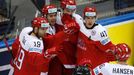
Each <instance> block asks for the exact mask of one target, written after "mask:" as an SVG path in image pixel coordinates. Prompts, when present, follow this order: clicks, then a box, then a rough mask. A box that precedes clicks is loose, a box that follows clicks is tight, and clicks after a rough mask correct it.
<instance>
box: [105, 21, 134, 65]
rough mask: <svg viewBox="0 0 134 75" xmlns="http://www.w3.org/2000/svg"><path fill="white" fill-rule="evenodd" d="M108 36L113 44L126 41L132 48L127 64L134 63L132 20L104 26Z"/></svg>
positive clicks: (133, 24) (133, 29)
mask: <svg viewBox="0 0 134 75" xmlns="http://www.w3.org/2000/svg"><path fill="white" fill-rule="evenodd" d="M105 27H106V28H107V30H108V34H109V37H110V39H111V41H112V42H113V43H114V44H118V43H126V44H128V45H129V46H130V48H131V49H132V54H131V57H130V58H129V60H128V64H130V65H134V60H132V59H134V20H129V21H125V22H121V23H116V24H112V25H108V26H105Z"/></svg>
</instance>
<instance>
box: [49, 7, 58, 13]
mask: <svg viewBox="0 0 134 75" xmlns="http://www.w3.org/2000/svg"><path fill="white" fill-rule="evenodd" d="M56 12H57V8H52V9H48V13H56Z"/></svg>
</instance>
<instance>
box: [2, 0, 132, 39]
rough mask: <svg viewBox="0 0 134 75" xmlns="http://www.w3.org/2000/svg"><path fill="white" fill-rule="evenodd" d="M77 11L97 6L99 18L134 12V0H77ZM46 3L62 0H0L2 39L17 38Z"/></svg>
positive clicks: (57, 2)
mask: <svg viewBox="0 0 134 75" xmlns="http://www.w3.org/2000/svg"><path fill="white" fill-rule="evenodd" d="M76 2H77V11H76V13H78V14H80V15H82V11H83V8H84V7H85V6H94V7H96V8H97V12H98V20H100V19H105V18H110V17H113V16H118V15H123V14H127V13H131V12H134V0H76ZM44 4H56V5H57V7H60V0H0V41H2V40H3V39H4V38H7V39H10V38H15V37H16V35H17V34H19V32H20V31H21V29H22V28H24V27H26V26H30V25H31V24H30V23H31V20H32V18H33V17H35V16H37V14H39V10H40V9H41V8H42V6H43V5H44Z"/></svg>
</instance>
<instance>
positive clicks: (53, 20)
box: [47, 13, 57, 25]
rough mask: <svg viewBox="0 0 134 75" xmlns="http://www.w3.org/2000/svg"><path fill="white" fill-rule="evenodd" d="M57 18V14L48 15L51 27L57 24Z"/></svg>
mask: <svg viewBox="0 0 134 75" xmlns="http://www.w3.org/2000/svg"><path fill="white" fill-rule="evenodd" d="M56 16H57V13H51V14H47V20H48V22H49V23H50V25H55V23H56Z"/></svg>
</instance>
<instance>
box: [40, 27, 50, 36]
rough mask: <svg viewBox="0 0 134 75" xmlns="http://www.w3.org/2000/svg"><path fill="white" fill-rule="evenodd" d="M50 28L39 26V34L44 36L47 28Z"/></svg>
mask: <svg viewBox="0 0 134 75" xmlns="http://www.w3.org/2000/svg"><path fill="white" fill-rule="evenodd" d="M47 29H48V28H39V30H38V36H39V37H44V35H45V34H46V30H47Z"/></svg>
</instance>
